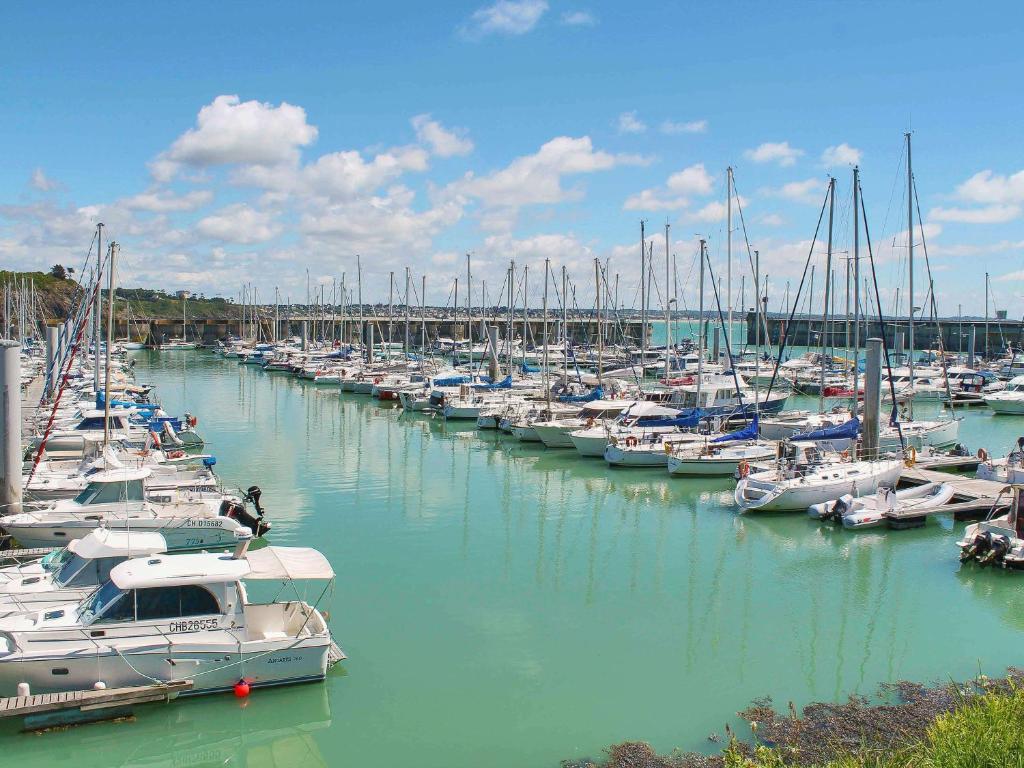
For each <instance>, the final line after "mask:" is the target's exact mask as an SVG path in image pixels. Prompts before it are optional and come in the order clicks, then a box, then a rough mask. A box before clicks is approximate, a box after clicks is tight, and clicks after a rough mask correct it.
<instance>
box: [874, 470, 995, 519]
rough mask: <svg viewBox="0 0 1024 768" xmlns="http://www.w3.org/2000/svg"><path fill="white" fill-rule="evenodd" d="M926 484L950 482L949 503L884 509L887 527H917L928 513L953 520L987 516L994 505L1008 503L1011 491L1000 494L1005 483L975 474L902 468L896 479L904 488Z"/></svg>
mask: <svg viewBox="0 0 1024 768" xmlns="http://www.w3.org/2000/svg"><path fill="white" fill-rule="evenodd" d="M925 483H948V484H949V485H952V486H953V488H954V489H955V492H954V494H953V498H952V499H951V502H950V503H949V504H945V505H943V506H941V507H938V508H936V509H929V510H923V511H922V510H911V511H909V512H899V511H896V510H893V511H890V512H886V513H885V518H886V520H887V521H888V523H889V527H890V528H918V527H920V526H922V525H924V524H925V520H926V518H927V516H928V515H953V518H954V519H955V520H974V519H977V518H980V517H985V516H987V515H988V514H989V512H991V511H992V508H993V506H996V507H997V508H998V509H1005V508H1008V507H1009V506H1010V501H1011V496H1010V494H1009V493H1001V492H1002V491H1003V489H1005V488H1006V486H1005V485H1003V484H1002V483H997V482H994V481H992V480H979V479H978V478H976V477H964V476H962V475H955V474H951V473H949V472H937V471H935V470H933V469H923V468H921V467H911V468H909V469H905V470H903V474H902V475H901V476H900V482H899V484H900V485H901V486H904V487H905V486H916V485H924V484H925Z"/></svg>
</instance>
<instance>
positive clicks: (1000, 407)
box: [985, 376, 1024, 415]
mask: <svg viewBox="0 0 1024 768" xmlns="http://www.w3.org/2000/svg"><path fill="white" fill-rule="evenodd" d="M985 405H987V406H988V407H989V408H991V409H992V410H993V412H995V413H1001V414H1011V415H1012V414H1022V413H1024V376H1015V377H1014V378H1012V379H1010V381H1008V382H1007V384H1006V388H1005V389H1003V390H1001V391H999V392H992V393H991V394H986V395H985Z"/></svg>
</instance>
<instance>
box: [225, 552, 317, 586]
mask: <svg viewBox="0 0 1024 768" xmlns="http://www.w3.org/2000/svg"><path fill="white" fill-rule="evenodd" d="M245 559H246V560H248V561H249V567H250V571H249V573H248V574H247V575H246V576H245V578H247V579H273V580H278V581H279V580H289V579H291V580H299V579H306V580H314V579H322V580H329V579H333V578H334V569H333V568H331V564H330V563H329V562H328V561H327V558H326V557H324V556H323V555H322V554H321V553H320V552H317V551H316V550H315V549H311V548H310V547H263V548H262V549H255V550H250V551H249V552H247V553H246V555H245Z"/></svg>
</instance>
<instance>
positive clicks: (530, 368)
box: [522, 363, 540, 373]
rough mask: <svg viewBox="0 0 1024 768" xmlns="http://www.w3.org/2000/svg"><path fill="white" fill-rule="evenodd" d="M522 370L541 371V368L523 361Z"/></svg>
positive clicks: (525, 371) (528, 371)
mask: <svg viewBox="0 0 1024 768" xmlns="http://www.w3.org/2000/svg"><path fill="white" fill-rule="evenodd" d="M522 371H523V373H540V368H538V367H537V366H535V365H527V364H526V363H523V367H522Z"/></svg>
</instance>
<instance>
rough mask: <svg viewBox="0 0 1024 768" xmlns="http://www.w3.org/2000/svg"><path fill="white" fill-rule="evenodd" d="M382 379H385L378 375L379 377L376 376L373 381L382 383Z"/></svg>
mask: <svg viewBox="0 0 1024 768" xmlns="http://www.w3.org/2000/svg"><path fill="white" fill-rule="evenodd" d="M382 381H384V379H382V378H381V377H380V376H378V377H376V378H375V379H374V380H373V383H374V384H380V383H381V382H382Z"/></svg>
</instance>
